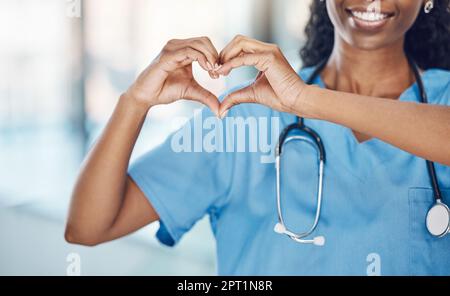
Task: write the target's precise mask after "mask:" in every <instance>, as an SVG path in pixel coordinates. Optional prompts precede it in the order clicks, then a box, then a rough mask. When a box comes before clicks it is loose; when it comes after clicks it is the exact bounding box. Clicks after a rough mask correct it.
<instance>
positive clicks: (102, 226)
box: [67, 95, 148, 236]
mask: <svg viewBox="0 0 450 296" xmlns="http://www.w3.org/2000/svg"><path fill="white" fill-rule="evenodd" d="M147 111H148V108H147V107H145V106H141V105H139V104H137V103H135V102H134V101H133V99H131V98H129V97H127V96H125V95H123V96H121V98H120V99H119V102H118V104H117V106H116V108H115V110H114V113H113V115H112V116H111V119H110V121H109V122H108V124H107V126H106V128H105V129H104V131H103V133H102V135H101V136H100V138H99V139H98V141H97V142H96V143H95V145H94V147H93V148H92V150H91V151H90V152H89V154H88V156H87V157H86V159H85V161H84V163H83V165H82V169H81V171H80V174H79V177H78V180H77V183H76V185H75V188H74V191H73V195H72V204H71V208H70V214H69V219H68V225H67V228H68V229H70V231H71V232H72V233H75V234H78V235H81V234H79V232H83V233H85V232H86V231H88V232H89V234H90V235H92V236H96V235H100V234H101V233H104V232H105V231H106V230H108V228H109V227H111V225H112V224H113V223H114V220H115V218H116V217H117V215H118V212H119V210H120V207H121V205H122V202H123V196H124V191H125V185H126V177H127V168H128V164H129V160H130V156H131V153H132V150H133V147H134V145H135V143H136V140H137V138H138V135H139V132H140V130H141V127H142V124H143V122H144V120H145V116H146V114H147Z"/></svg>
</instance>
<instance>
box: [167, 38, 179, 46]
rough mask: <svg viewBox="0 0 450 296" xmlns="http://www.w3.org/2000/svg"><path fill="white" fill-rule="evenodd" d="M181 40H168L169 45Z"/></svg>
mask: <svg viewBox="0 0 450 296" xmlns="http://www.w3.org/2000/svg"><path fill="white" fill-rule="evenodd" d="M178 41H179V40H178V39H170V40H169V41H167V45H173V44H175V43H177V42H178Z"/></svg>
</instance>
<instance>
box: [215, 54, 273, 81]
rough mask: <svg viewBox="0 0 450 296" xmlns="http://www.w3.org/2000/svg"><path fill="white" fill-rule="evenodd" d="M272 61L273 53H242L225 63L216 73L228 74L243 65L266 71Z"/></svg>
mask: <svg viewBox="0 0 450 296" xmlns="http://www.w3.org/2000/svg"><path fill="white" fill-rule="evenodd" d="M271 61H272V55H271V54H270V53H253V54H242V55H239V56H238V57H235V58H234V59H231V60H229V61H228V62H226V63H225V64H223V65H222V67H221V68H220V69H218V70H217V71H216V73H217V74H219V75H224V76H227V75H229V74H230V72H231V71H232V70H233V69H236V68H239V67H243V66H253V67H255V68H256V69H257V70H259V71H260V72H265V71H267V69H268V67H269V66H270V63H271Z"/></svg>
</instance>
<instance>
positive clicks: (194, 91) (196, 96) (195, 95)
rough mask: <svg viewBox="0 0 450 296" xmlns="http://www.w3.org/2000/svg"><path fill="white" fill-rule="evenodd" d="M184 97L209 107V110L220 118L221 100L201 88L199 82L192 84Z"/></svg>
mask: <svg viewBox="0 0 450 296" xmlns="http://www.w3.org/2000/svg"><path fill="white" fill-rule="evenodd" d="M184 97H185V98H186V99H189V100H193V101H197V102H200V103H202V104H204V105H206V106H208V108H209V109H210V110H211V111H212V112H213V113H214V114H215V115H216V116H217V117H219V107H220V102H219V99H218V98H217V97H216V96H215V95H214V94H213V93H211V92H210V91H208V90H206V89H204V88H203V87H202V86H200V85H199V84H198V83H197V82H195V81H194V82H193V83H192V84H191V86H190V87H189V88H188V89H187V90H186V93H185V96H184Z"/></svg>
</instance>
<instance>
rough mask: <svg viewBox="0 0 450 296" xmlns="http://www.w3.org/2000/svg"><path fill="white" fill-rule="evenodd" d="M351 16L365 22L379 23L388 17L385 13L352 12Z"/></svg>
mask: <svg viewBox="0 0 450 296" xmlns="http://www.w3.org/2000/svg"><path fill="white" fill-rule="evenodd" d="M352 15H353V16H354V17H356V18H359V19H360V20H363V21H366V22H376V21H381V20H383V19H385V18H387V17H388V15H387V14H385V13H377V12H361V11H352Z"/></svg>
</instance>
